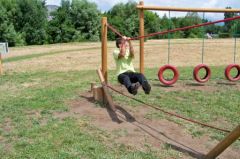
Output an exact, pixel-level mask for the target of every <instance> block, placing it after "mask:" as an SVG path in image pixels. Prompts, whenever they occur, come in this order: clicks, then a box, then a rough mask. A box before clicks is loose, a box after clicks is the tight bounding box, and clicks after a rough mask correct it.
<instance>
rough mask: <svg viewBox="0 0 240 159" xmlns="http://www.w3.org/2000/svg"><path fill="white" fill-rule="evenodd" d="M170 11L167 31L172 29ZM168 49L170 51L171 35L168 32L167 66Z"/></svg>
mask: <svg viewBox="0 0 240 159" xmlns="http://www.w3.org/2000/svg"><path fill="white" fill-rule="evenodd" d="M171 26H172V25H171V11H169V12H168V30H169V31H170V30H171V29H172V27H171ZM170 49H171V34H170V32H168V64H169V63H170Z"/></svg>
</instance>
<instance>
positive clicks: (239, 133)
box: [97, 1, 240, 159]
mask: <svg viewBox="0 0 240 159" xmlns="http://www.w3.org/2000/svg"><path fill="white" fill-rule="evenodd" d="M137 9H139V22H140V28H139V35H140V36H138V37H133V38H131V39H130V40H137V39H139V40H140V72H141V73H144V38H147V37H150V36H155V35H164V34H169V33H173V32H176V31H181V30H187V29H192V28H197V27H203V26H207V25H212V24H216V23H221V22H226V21H233V20H237V19H240V16H236V17H233V18H227V19H224V20H218V21H214V22H207V23H202V24H198V25H193V26H187V27H183V28H177V29H173V30H167V31H163V32H157V33H151V34H149V35H144V10H160V11H169V12H170V11H180V12H218V13H224V12H240V9H205V8H174V7H156V6H144V3H143V2H142V1H141V2H140V3H139V5H138V6H137ZM108 28H109V29H111V30H112V31H113V32H115V33H116V34H118V35H119V36H122V35H121V34H120V33H119V32H118V31H117V30H116V29H114V28H113V27H112V26H111V25H109V24H108V23H107V18H106V17H103V18H102V34H101V35H102V39H101V40H102V70H98V71H97V72H98V75H99V78H100V81H101V83H102V86H103V91H104V95H105V97H106V99H107V101H108V104H109V105H110V108H111V109H112V111H115V110H116V108H115V106H114V103H113V100H112V98H111V96H110V94H109V90H108V89H112V90H113V91H115V92H117V93H119V94H122V95H124V94H123V93H121V92H120V91H117V90H115V89H114V88H112V87H111V86H109V85H108V72H107V71H108V67H107V30H108ZM203 40H204V39H203ZM235 40H236V39H235ZM235 45H236V43H235ZM203 46H204V41H203ZM169 50H170V43H169ZM203 53H204V47H203V51H202V64H200V65H198V66H197V67H196V70H195V74H196V75H198V71H199V70H200V69H205V70H206V72H207V75H206V76H205V77H204V78H202V79H201V78H198V76H196V79H197V80H198V82H205V80H208V79H209V72H210V69H209V68H208V67H206V66H205V65H204V64H203ZM235 54H236V50H235ZM234 58H235V56H234ZM232 68H237V69H238V75H237V76H236V77H231V76H230V73H229V72H230V71H231V69H232ZM160 69H161V68H160ZM162 69H163V70H162V72H164V70H166V69H171V70H172V71H174V70H176V69H175V68H174V69H172V68H171V67H166V66H165V67H163V68H162ZM208 69H209V70H208ZM239 72H240V67H239V65H237V64H230V65H229V66H228V67H227V69H226V71H225V74H226V77H229V80H232V81H234V80H237V79H238V78H240V77H239V76H240V73H239ZM175 74H177V73H176V72H175ZM160 76H161V77H162V78H164V77H163V76H162V74H160ZM176 77H177V78H178V76H176V75H175V78H176ZM172 80H176V79H172ZM124 96H126V97H128V98H131V99H133V100H136V101H138V102H140V103H142V104H144V105H146V106H149V107H152V108H154V109H156V110H159V111H161V112H163V113H165V114H168V115H171V116H175V117H177V118H181V119H183V120H185V121H189V122H192V123H195V124H199V125H202V126H205V127H209V128H213V129H216V130H220V131H223V132H230V131H229V130H224V129H220V128H216V127H214V126H210V125H208V124H204V123H201V122H198V121H195V120H192V119H189V118H186V117H182V116H179V115H178V114H175V113H171V112H167V111H165V110H163V109H161V108H157V107H155V106H153V105H150V104H147V103H145V102H143V101H140V100H137V99H135V98H133V97H129V96H128V95H124ZM239 137H240V125H238V126H237V127H236V128H235V129H234V130H233V131H231V132H230V133H229V134H228V136H226V137H225V139H224V140H223V141H222V142H220V143H219V144H218V145H217V146H216V147H215V148H213V149H212V150H211V151H210V152H209V153H208V154H207V155H205V156H204V158H207V159H213V158H216V157H217V156H218V155H220V154H221V153H222V152H223V151H224V150H225V149H226V148H227V147H228V146H229V145H231V144H232V143H233V142H235V141H236V140H238V138H239Z"/></svg>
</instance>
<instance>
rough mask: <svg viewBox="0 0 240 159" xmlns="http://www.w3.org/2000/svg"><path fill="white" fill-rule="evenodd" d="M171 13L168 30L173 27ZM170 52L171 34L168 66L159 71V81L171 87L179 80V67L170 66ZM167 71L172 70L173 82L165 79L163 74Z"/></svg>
mask: <svg viewBox="0 0 240 159" xmlns="http://www.w3.org/2000/svg"><path fill="white" fill-rule="evenodd" d="M171 24H172V23H171V12H170V11H169V12H168V30H171V29H172V27H171V26H172V25H171ZM170 51H171V34H170V33H168V64H167V65H164V66H163V67H161V68H160V69H159V71H158V79H159V81H160V82H162V83H163V84H164V85H167V86H170V85H173V84H174V83H176V82H177V80H178V78H179V71H178V69H177V67H175V66H173V65H170ZM166 70H171V71H172V72H173V78H172V79H171V80H167V79H165V78H164V76H163V74H164V72H165V71H166Z"/></svg>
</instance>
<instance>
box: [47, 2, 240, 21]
mask: <svg viewBox="0 0 240 159" xmlns="http://www.w3.org/2000/svg"><path fill="white" fill-rule="evenodd" d="M90 1H92V2H95V3H96V4H97V5H98V7H99V9H100V10H101V11H107V10H109V9H110V8H111V7H112V6H113V5H115V4H117V3H120V2H123V3H126V2H128V0H90ZM134 1H136V2H139V0H134ZM46 2H47V4H55V5H60V2H61V0H46ZM144 4H145V5H155V6H171V7H200V8H225V7H227V6H230V7H232V8H239V9H240V0H195V1H194V0H144ZM158 14H159V15H160V16H161V15H163V14H164V12H158ZM171 15H172V16H183V15H185V13H179V12H172V13H171ZM206 17H208V18H210V19H220V18H223V14H221V13H220V14H219V13H217V14H216V13H207V14H206Z"/></svg>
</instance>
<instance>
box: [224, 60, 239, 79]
mask: <svg viewBox="0 0 240 159" xmlns="http://www.w3.org/2000/svg"><path fill="white" fill-rule="evenodd" d="M233 68H236V69H237V71H238V73H237V75H236V76H235V77H233V76H232V75H231V70H232V69H233ZM225 77H226V78H227V79H228V80H229V81H232V82H236V81H238V80H240V66H239V65H237V64H230V65H228V66H227V67H226V69H225Z"/></svg>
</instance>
